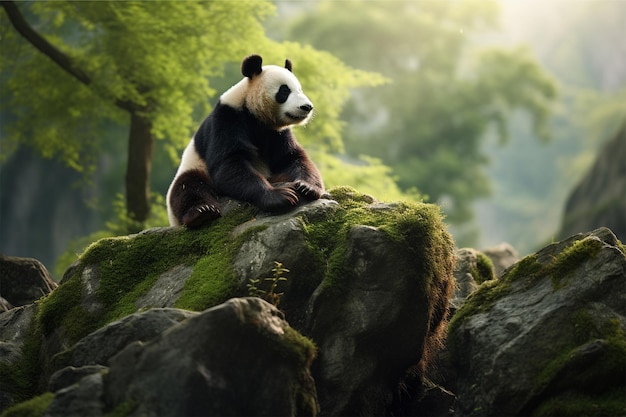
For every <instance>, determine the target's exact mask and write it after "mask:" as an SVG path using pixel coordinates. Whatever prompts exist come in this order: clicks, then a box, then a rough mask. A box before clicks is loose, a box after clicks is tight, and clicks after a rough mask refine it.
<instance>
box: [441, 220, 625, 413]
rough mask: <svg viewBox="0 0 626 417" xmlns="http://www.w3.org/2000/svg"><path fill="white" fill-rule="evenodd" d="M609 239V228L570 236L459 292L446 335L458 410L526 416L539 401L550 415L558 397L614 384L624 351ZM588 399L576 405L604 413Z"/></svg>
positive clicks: (620, 274)
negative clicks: (464, 296) (463, 297)
mask: <svg viewBox="0 0 626 417" xmlns="http://www.w3.org/2000/svg"><path fill="white" fill-rule="evenodd" d="M617 245H618V242H617V239H616V238H615V236H614V235H613V234H612V233H611V232H610V231H609V230H608V229H599V230H596V231H594V232H591V233H589V234H585V235H576V236H573V237H572V238H570V239H567V240H565V241H562V242H559V243H555V244H553V245H550V246H548V247H546V248H544V249H543V250H541V251H539V252H538V253H537V254H535V255H531V256H529V257H526V258H524V259H522V260H521V261H520V262H519V263H518V264H516V265H515V266H513V267H512V268H511V269H509V270H508V272H507V273H506V274H505V275H504V276H503V277H502V279H501V280H499V281H497V282H496V281H492V282H490V283H487V284H488V285H483V286H481V288H480V289H479V290H478V291H476V292H475V293H474V294H473V295H472V296H471V297H470V299H468V301H467V303H466V304H465V305H464V306H463V307H462V308H461V309H460V310H459V311H458V312H457V315H456V316H455V318H454V319H453V323H452V324H451V328H450V334H449V337H448V340H449V343H450V348H451V351H452V353H453V358H454V362H455V364H456V366H457V371H458V380H457V384H458V392H457V394H458V403H457V410H456V415H457V416H501V415H510V416H518V415H519V416H525V415H531V414H534V413H536V412H537V411H538V410H539V409H541V408H542V407H556V408H551V409H550V410H551V412H550V413H551V414H553V415H559V414H562V413H564V412H565V411H564V410H565V408H558V401H559V400H560V398H561V396H568V397H567V398H569V399H570V400H572V401H573V399H574V398H576V395H581V396H582V397H584V398H588V397H589V396H591V397H592V398H593V396H594V395H596V394H594V393H597V392H598V390H600V392H606V390H610V389H618V390H619V389H622V390H623V388H624V385H626V384H625V383H626V375H625V374H624V371H623V365H622V369H620V367H619V366H617V367H616V366H615V364H619V363H622V364H624V357H626V349H624V345H623V332H624V331H625V330H626V256H625V255H624V253H623V252H622V250H623V249H622V250H620V249H619V248H618V247H617ZM603 346H604V348H603ZM606 346H609V347H606ZM620 358H621V359H620ZM583 364H584V365H583ZM592 370H593V371H592ZM565 376H567V378H566V377H565ZM589 386H595V388H594V389H593V390H591V391H590V390H589V389H586V388H585V387H587V388H588V387H589ZM620 386H621V387H622V388H619V387H620ZM618 392H619V391H618ZM621 392H622V393H623V391H621ZM564 398H565V397H564ZM618 398H619V397H618ZM564 401H567V400H564ZM570 402H571V401H570ZM555 404H557V405H555ZM588 404H592V405H593V401H591V402H589V401H588ZM596 404H600V405H599V406H598V407H600V408H595V409H594V408H593V407H592V408H588V409H585V408H582V409H580V410H578V411H576V412H575V414H576V413H578V414H579V415H584V414H589V413H590V414H598V413H599V414H602V413H603V412H604V413H606V412H607V409H603V408H601V407H602V404H603V401H602V400H596ZM623 406H626V404H623ZM579 407H584V406H580V405H579ZM544 409H545V408H544ZM594 410H595V411H594ZM603 410H604V411H603ZM622 410H623V408H622ZM570 413H571V409H570ZM608 413H609V414H611V413H612V412H611V411H610V410H609V411H608Z"/></svg>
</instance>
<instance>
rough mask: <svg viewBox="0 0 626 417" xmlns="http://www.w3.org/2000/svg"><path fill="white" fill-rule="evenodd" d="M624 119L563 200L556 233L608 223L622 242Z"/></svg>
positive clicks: (625, 238)
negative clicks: (559, 223) (591, 164)
mask: <svg viewBox="0 0 626 417" xmlns="http://www.w3.org/2000/svg"><path fill="white" fill-rule="evenodd" d="M625 213H626V120H624V121H623V122H622V124H621V126H620V127H619V130H618V131H617V132H616V133H615V134H614V135H613V136H612V137H611V138H609V139H608V140H606V141H605V143H604V145H603V146H602V149H600V151H599V152H598V155H597V156H596V160H595V161H594V163H593V166H592V167H591V168H590V169H589V171H588V172H587V173H585V175H584V176H583V177H582V178H581V179H580V182H579V183H578V184H577V185H576V187H574V189H573V190H572V191H571V193H570V195H569V196H568V198H567V201H566V202H565V207H564V210H563V216H562V219H563V220H562V224H561V228H560V231H559V232H558V237H560V238H565V237H567V236H570V235H572V234H574V233H580V232H583V231H586V230H592V229H594V228H596V227H601V226H604V227H608V228H610V229H611V230H612V231H613V233H614V234H615V235H616V236H617V237H618V238H619V239H620V240H621V241H622V242H626V214H625Z"/></svg>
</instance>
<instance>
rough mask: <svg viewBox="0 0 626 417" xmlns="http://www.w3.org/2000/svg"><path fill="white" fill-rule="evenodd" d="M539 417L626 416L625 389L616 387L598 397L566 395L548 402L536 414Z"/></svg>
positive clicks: (556, 396)
mask: <svg viewBox="0 0 626 417" xmlns="http://www.w3.org/2000/svg"><path fill="white" fill-rule="evenodd" d="M533 415H534V416H538V417H553V416H562V417H615V416H624V415H626V400H625V399H624V388H623V387H615V388H612V389H609V390H608V391H607V392H605V393H602V394H599V395H597V396H593V397H592V396H588V395H584V394H580V393H571V392H570V393H564V394H560V395H555V396H553V397H552V398H550V399H548V400H546V401H545V402H544V403H543V404H541V406H540V407H539V408H538V409H537V410H536V411H535V412H534V414H533Z"/></svg>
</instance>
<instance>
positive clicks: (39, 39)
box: [0, 1, 91, 85]
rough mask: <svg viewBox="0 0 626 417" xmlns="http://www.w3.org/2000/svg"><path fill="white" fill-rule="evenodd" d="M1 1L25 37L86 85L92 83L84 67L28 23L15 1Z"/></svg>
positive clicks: (12, 21)
mask: <svg viewBox="0 0 626 417" xmlns="http://www.w3.org/2000/svg"><path fill="white" fill-rule="evenodd" d="M0 3H1V4H2V7H4V10H5V11H6V13H7V16H8V17H9V20H10V21H11V24H13V27H14V28H15V30H17V32H18V33H19V34H20V35H22V37H24V39H26V40H27V41H28V42H30V43H31V44H32V45H33V46H34V47H35V48H37V49H38V50H39V51H40V52H41V53H43V54H44V55H46V56H47V57H48V58H50V59H51V60H52V61H54V62H55V63H56V64H57V65H59V66H60V67H61V68H62V69H63V70H65V71H66V72H67V73H68V74H70V75H72V76H73V77H74V78H76V79H77V80H78V81H80V82H81V83H83V84H85V85H89V84H91V78H89V76H88V75H87V74H86V73H85V72H84V71H83V70H82V69H80V68H78V67H76V66H75V65H74V63H73V62H72V59H71V58H70V57H68V56H67V55H65V54H64V53H63V52H61V51H60V50H59V49H57V48H56V47H55V46H54V45H52V44H51V43H50V42H48V41H47V40H46V39H45V38H44V37H43V36H41V35H40V34H39V33H37V32H36V31H35V30H34V29H33V28H32V27H31V26H30V25H29V24H28V22H27V21H26V20H25V19H24V16H22V13H21V12H20V10H19V9H18V7H17V5H16V4H15V3H14V2H13V1H2V2H0Z"/></svg>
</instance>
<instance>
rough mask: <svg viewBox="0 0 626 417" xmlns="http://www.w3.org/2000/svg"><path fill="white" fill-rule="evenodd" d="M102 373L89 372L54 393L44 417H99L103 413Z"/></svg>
mask: <svg viewBox="0 0 626 417" xmlns="http://www.w3.org/2000/svg"><path fill="white" fill-rule="evenodd" d="M103 373H104V371H102V372H95V373H91V374H89V375H87V376H85V377H84V378H82V379H81V380H80V383H77V384H73V385H70V386H69V387H67V388H64V389H62V390H60V391H57V392H56V393H55V396H54V399H53V400H52V403H51V404H50V405H49V406H48V409H47V410H46V414H45V415H46V417H86V416H89V417H100V416H103V415H104V402H103V401H102V395H103V379H102V377H103Z"/></svg>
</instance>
